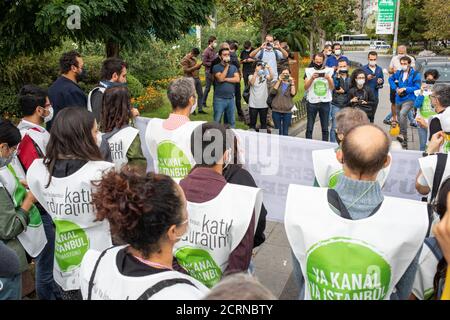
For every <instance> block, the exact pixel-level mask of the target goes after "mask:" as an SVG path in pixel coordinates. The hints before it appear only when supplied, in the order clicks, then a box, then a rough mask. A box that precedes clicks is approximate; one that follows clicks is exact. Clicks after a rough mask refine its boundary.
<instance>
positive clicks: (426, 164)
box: [419, 154, 450, 190]
mask: <svg viewBox="0 0 450 320" xmlns="http://www.w3.org/2000/svg"><path fill="white" fill-rule="evenodd" d="M436 165H437V155H434V154H433V155H429V156H427V157H422V158H419V166H420V170H421V171H422V175H423V176H424V178H425V180H426V181H427V184H428V186H429V187H430V189H431V188H433V180H434V173H435V172H436ZM449 176H450V157H448V158H447V163H446V165H445V169H444V174H443V175H442V180H441V184H440V185H439V188H440V187H441V185H442V183H443V182H444V181H445V180H446V178H448V177H449ZM438 190H439V189H438Z"/></svg>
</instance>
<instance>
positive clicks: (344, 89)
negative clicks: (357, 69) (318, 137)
mask: <svg viewBox="0 0 450 320" xmlns="http://www.w3.org/2000/svg"><path fill="white" fill-rule="evenodd" d="M333 81H334V90H333V100H332V101H331V130H330V141H331V142H336V113H337V112H339V111H340V110H341V109H342V108H345V107H346V106H347V105H348V90H349V89H350V78H349V75H348V63H347V61H346V60H343V59H341V60H339V61H338V68H337V72H336V73H335V74H334V75H333Z"/></svg>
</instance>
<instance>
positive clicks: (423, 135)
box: [417, 126, 428, 151]
mask: <svg viewBox="0 0 450 320" xmlns="http://www.w3.org/2000/svg"><path fill="white" fill-rule="evenodd" d="M417 133H418V134H419V150H420V151H425V148H426V147H427V138H428V129H427V128H421V127H420V126H419V127H417Z"/></svg>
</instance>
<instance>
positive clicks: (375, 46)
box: [369, 40, 391, 50]
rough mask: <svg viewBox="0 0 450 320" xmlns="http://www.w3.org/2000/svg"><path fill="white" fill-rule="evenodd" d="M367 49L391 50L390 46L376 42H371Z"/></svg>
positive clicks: (383, 42) (382, 42)
mask: <svg viewBox="0 0 450 320" xmlns="http://www.w3.org/2000/svg"><path fill="white" fill-rule="evenodd" d="M369 48H370V49H371V50H388V49H390V48H391V45H389V44H387V43H386V41H381V40H377V41H373V42H371V43H370V47H369Z"/></svg>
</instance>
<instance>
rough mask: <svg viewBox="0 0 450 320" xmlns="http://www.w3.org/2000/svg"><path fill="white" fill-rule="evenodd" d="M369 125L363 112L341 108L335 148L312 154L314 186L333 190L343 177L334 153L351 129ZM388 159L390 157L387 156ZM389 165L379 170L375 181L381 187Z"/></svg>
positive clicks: (356, 109) (315, 151)
mask: <svg viewBox="0 0 450 320" xmlns="http://www.w3.org/2000/svg"><path fill="white" fill-rule="evenodd" d="M368 123H369V118H367V114H366V113H365V112H364V111H361V110H360V109H358V108H349V107H347V108H343V109H342V110H340V111H339V112H338V113H336V132H335V133H336V140H337V142H338V144H339V145H338V147H337V148H329V149H322V150H314V151H313V152H312V159H313V167H314V177H315V181H314V185H315V186H319V187H328V188H332V189H334V188H335V187H336V184H337V183H338V181H339V179H340V177H341V176H342V175H343V169H342V164H341V163H340V162H339V161H338V160H337V159H336V151H337V150H339V148H340V147H341V144H342V141H343V140H344V137H345V135H346V134H347V133H348V132H349V131H350V130H351V129H353V128H355V127H357V126H360V125H365V124H368ZM389 157H390V155H389ZM390 168H391V167H390V165H388V166H387V167H386V168H384V169H382V170H380V172H379V174H378V176H377V180H378V182H379V183H380V186H381V187H383V186H384V183H385V182H386V179H387V177H388V175H389V171H390Z"/></svg>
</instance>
